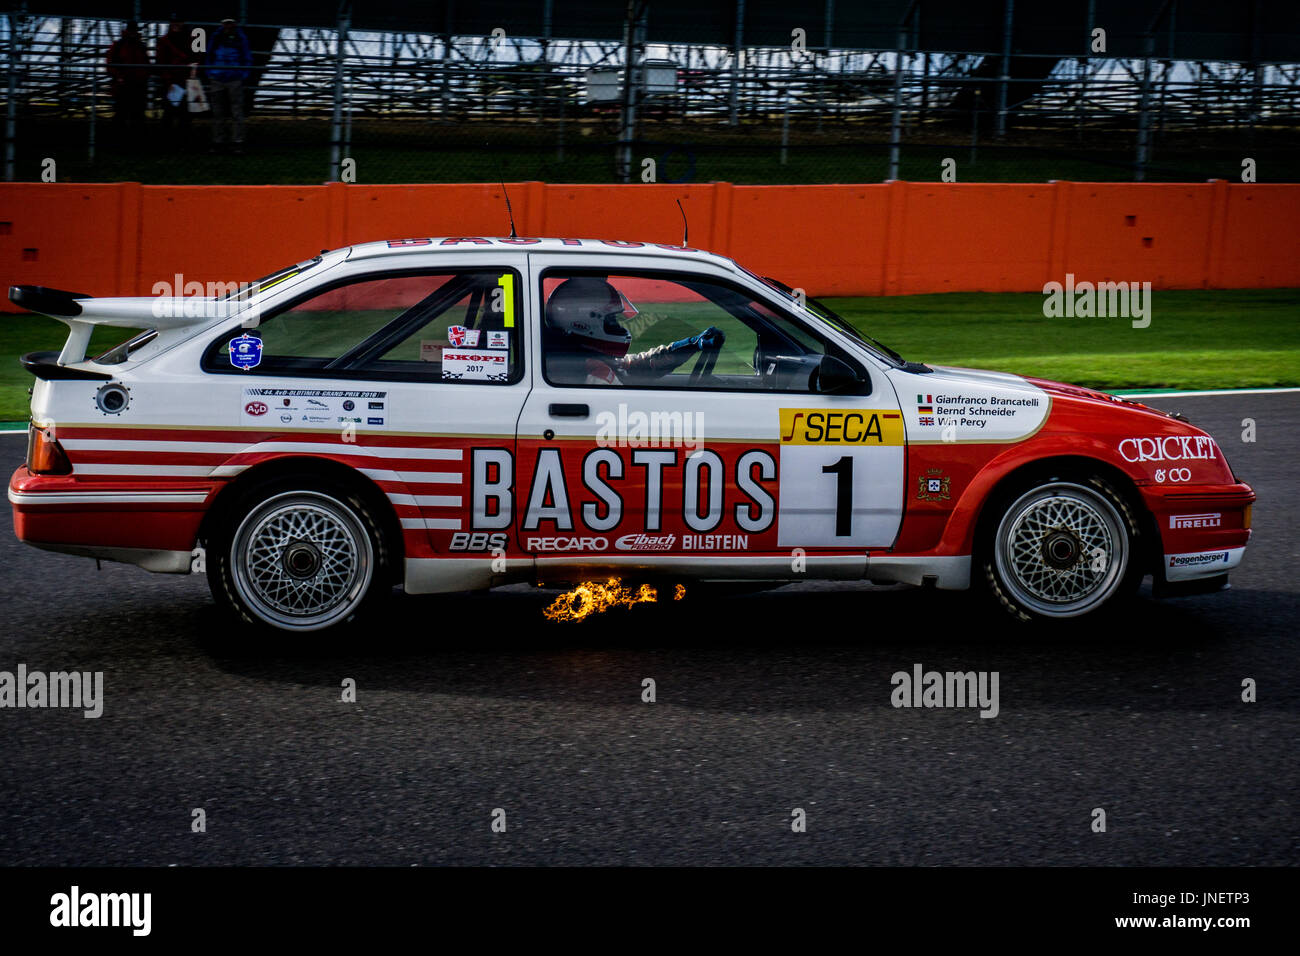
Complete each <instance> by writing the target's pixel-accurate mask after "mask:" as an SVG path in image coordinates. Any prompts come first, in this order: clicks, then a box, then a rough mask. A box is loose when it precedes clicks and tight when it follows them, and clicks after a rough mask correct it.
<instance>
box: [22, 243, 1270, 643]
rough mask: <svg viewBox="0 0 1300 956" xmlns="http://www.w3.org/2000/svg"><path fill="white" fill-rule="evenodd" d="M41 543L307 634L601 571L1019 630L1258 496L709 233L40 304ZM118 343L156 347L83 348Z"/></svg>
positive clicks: (304, 266)
mask: <svg viewBox="0 0 1300 956" xmlns="http://www.w3.org/2000/svg"><path fill="white" fill-rule="evenodd" d="M10 299H11V300H12V301H13V302H15V303H16V304H18V305H20V306H22V307H24V308H26V309H29V310H31V311H34V312H39V313H42V314H45V315H48V316H51V317H53V318H56V319H59V320H60V321H63V322H65V323H66V324H67V325H68V326H69V328H70V334H69V336H68V341H67V343H66V345H65V346H64V348H63V351H62V352H61V353H59V354H55V353H32V354H29V355H26V356H24V357H23V359H22V361H23V363H24V365H25V366H26V367H27V368H28V369H29V370H30V371H31V372H32V373H33V374H34V375H35V376H36V378H37V382H36V387H35V389H34V391H33V396H32V424H31V429H30V441H29V449H28V456H27V462H26V464H25V465H24V466H22V467H20V468H19V469H18V470H17V471H16V472H15V473H14V475H13V478H12V480H11V481H10V485H9V500H10V501H11V502H12V504H13V508H14V525H15V529H16V532H17V535H18V537H19V538H20V539H22V540H23V541H26V542H28V543H30V544H33V545H36V546H37V547H41V548H46V549H50V550H54V551H62V552H68V553H72V554H79V555H86V556H91V557H97V558H106V559H112V560H117V561H126V562H131V563H134V564H137V565H140V566H141V567H144V568H147V569H149V570H152V571H164V572H173V573H189V572H191V571H199V570H206V573H207V575H208V579H209V582H210V584H211V587H212V592H213V594H214V596H215V597H216V599H217V601H218V602H220V603H222V604H224V605H227V606H228V607H229V608H231V609H232V610H233V611H234V612H235V613H236V614H238V615H239V616H241V617H242V618H243V619H244V620H245V621H247V622H249V623H252V624H260V625H269V626H272V627H275V628H280V629H283V630H287V631H312V630H318V629H321V628H325V627H329V626H331V625H335V624H338V623H341V622H343V621H346V620H348V619H350V618H352V617H354V616H355V615H356V614H357V613H358V612H359V611H362V610H364V609H365V607H366V606H367V605H368V604H369V603H370V602H372V601H374V600H376V599H378V598H380V597H381V596H382V595H384V594H387V593H388V592H389V591H390V590H391V587H392V585H393V584H395V583H401V584H402V585H404V587H405V589H406V591H407V592H409V593H415V594H422V593H431V592H448V591H461V590H467V589H478V588H488V587H492V586H494V585H498V584H504V583H508V582H517V581H534V582H543V583H546V584H560V583H571V582H575V581H580V580H584V579H590V578H593V577H595V576H597V575H607V574H613V575H620V576H626V577H628V578H632V579H643V580H664V581H688V582H689V581H713V580H718V581H738V580H741V581H755V582H758V581H763V582H771V581H790V580H800V579H806V578H828V579H870V580H872V581H876V582H905V583H909V584H914V585H932V586H935V587H939V588H950V589H963V588H968V587H971V586H972V584H977V585H978V586H980V587H981V588H986V589H987V590H988V591H989V592H990V593H991V594H992V596H993V597H994V598H996V599H997V600H998V601H1000V602H1001V603H1002V604H1003V605H1004V606H1005V607H1006V608H1007V609H1008V610H1009V611H1011V612H1012V613H1013V615H1015V616H1017V617H1019V618H1021V619H1023V620H1040V621H1041V620H1050V619H1061V618H1073V617H1078V616H1081V615H1085V614H1089V613H1091V612H1095V611H1098V610H1099V609H1102V608H1103V607H1106V606H1109V605H1112V604H1113V603H1114V602H1116V600H1117V599H1119V598H1121V597H1122V596H1124V595H1125V594H1127V593H1130V592H1131V591H1132V590H1134V589H1135V588H1136V586H1137V584H1138V583H1139V582H1140V581H1141V580H1142V578H1143V577H1144V575H1146V574H1151V575H1153V580H1154V588H1155V591H1156V593H1157V594H1166V593H1178V592H1179V591H1183V590H1191V589H1197V590H1212V589H1217V588H1219V587H1222V586H1223V585H1224V584H1225V583H1226V579H1227V572H1228V571H1229V570H1230V569H1232V568H1234V567H1236V566H1237V564H1238V563H1239V562H1240V560H1241V557H1242V553H1243V551H1244V549H1245V545H1246V542H1247V540H1248V539H1249V537H1250V512H1251V503H1252V502H1253V501H1254V499H1255V495H1254V492H1253V491H1252V490H1251V489H1250V487H1249V486H1248V485H1246V484H1244V483H1242V482H1240V481H1238V480H1237V478H1236V477H1235V476H1234V475H1233V472H1232V470H1231V468H1230V467H1229V466H1228V462H1227V460H1226V459H1225V457H1224V455H1223V452H1222V451H1221V450H1220V449H1219V447H1218V446H1217V445H1216V444H1215V442H1214V440H1213V439H1212V438H1211V437H1210V436H1209V435H1207V434H1206V433H1205V432H1203V431H1201V430H1199V429H1197V428H1195V427H1193V426H1191V425H1189V424H1187V423H1186V422H1184V421H1182V420H1180V419H1178V418H1175V417H1172V416H1170V415H1168V414H1165V413H1163V412H1158V411H1155V410H1153V409H1150V408H1147V407H1145V406H1143V405H1139V404H1136V403H1134V402H1130V401H1125V400H1123V399H1120V398H1117V397H1114V396H1111V395H1107V394H1104V393H1100V392H1095V391H1090V390H1087V389H1083V388H1076V387H1072V386H1069V385H1061V384H1057V383H1053V382H1047V381H1040V380H1034V379H1026V378H1020V377H1017V376H1015V375H1007V374H1002V373H994V372H982V371H973V370H966V369H957V368H943V367H933V368H932V367H929V366H926V365H922V364H917V363H914V362H907V361H904V360H903V359H901V358H900V357H899V356H898V355H896V354H894V353H892V352H891V351H890V350H889V349H887V348H885V347H884V346H881V345H879V344H877V343H874V342H873V341H870V340H868V339H866V338H864V337H863V336H861V335H860V334H858V333H857V332H856V331H855V330H854V329H853V328H851V327H850V326H849V325H848V324H847V323H846V322H844V321H843V320H841V319H840V318H839V317H837V316H836V315H834V314H833V313H832V312H830V310H829V309H826V308H825V307H823V306H821V305H820V304H818V303H816V302H813V301H809V300H807V299H806V298H805V297H804V296H803V295H802V294H801V293H799V292H798V291H797V290H792V289H789V288H788V287H786V286H784V285H782V284H781V283H778V282H775V281H773V280H767V279H761V278H759V277H758V276H756V275H754V274H752V273H750V272H749V271H747V270H745V269H744V268H742V267H740V266H739V265H737V264H736V263H735V262H733V261H732V260H730V259H727V258H724V257H721V256H717V255H713V254H710V253H707V252H702V251H699V250H695V249H690V248H686V247H683V246H672V245H655V244H651V243H641V242H622V241H611V240H586V239H583V240H580V239H522V238H520V239H516V238H510V239H499V238H497V239H490V238H466V237H459V238H446V239H404V240H397V241H390V242H371V243H365V244H361V245H356V246H352V247H349V248H345V249H340V250H336V251H333V252H325V253H322V254H321V255H319V256H316V257H315V258H313V259H310V260H307V261H304V262H301V263H299V264H297V265H295V266H292V267H290V268H288V269H284V270H282V271H280V272H277V273H274V274H272V275H271V276H268V277H266V278H265V279H262V280H259V281H257V282H255V283H252V284H248V285H245V286H241V287H239V288H235V289H233V290H229V291H227V294H225V295H222V296H216V295H209V296H206V297H175V298H169V297H160V296H155V297H147V298H90V297H87V296H82V295H78V294H75V293H68V292H61V291H57V290H51V289H45V288H40V287H31V286H21V287H14V288H12V289H11V290H10ZM96 325H113V326H121V327H123V328H130V329H142V330H144V331H141V332H140V333H139V334H136V335H134V336H133V337H132V338H130V339H128V340H127V341H126V342H124V343H122V344H121V345H119V346H118V347H116V348H114V349H112V350H110V351H109V352H106V353H104V354H102V355H99V356H97V357H95V358H93V359H88V358H87V357H86V350H87V345H88V342H89V338H90V333H91V331H92V329H93V327H94V326H96Z"/></svg>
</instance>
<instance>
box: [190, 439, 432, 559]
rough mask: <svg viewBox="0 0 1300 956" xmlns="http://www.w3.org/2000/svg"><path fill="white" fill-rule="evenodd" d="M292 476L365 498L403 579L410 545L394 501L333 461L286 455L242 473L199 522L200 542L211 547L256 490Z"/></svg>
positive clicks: (372, 484)
mask: <svg viewBox="0 0 1300 956" xmlns="http://www.w3.org/2000/svg"><path fill="white" fill-rule="evenodd" d="M291 475H305V476H308V477H310V478H312V479H315V480H318V481H325V482H328V483H332V484H337V485H339V486H341V487H343V488H346V489H348V490H350V491H352V492H354V493H355V494H357V495H358V496H359V497H361V499H362V500H363V501H364V502H365V503H366V505H367V506H368V507H370V508H371V510H372V511H373V513H374V515H375V516H376V518H377V519H378V521H379V524H380V528H381V529H382V531H383V534H384V543H385V545H386V546H387V548H388V549H389V551H390V552H391V554H392V556H393V557H392V571H393V574H394V575H395V576H397V577H399V578H400V576H401V574H402V570H401V569H402V567H403V564H404V558H405V555H406V543H405V540H404V538H403V535H402V523H401V520H400V519H399V518H398V516H397V511H396V510H395V509H394V508H393V503H392V501H390V500H389V498H388V496H387V495H386V494H384V492H383V490H382V489H381V488H380V487H379V486H378V485H377V484H375V482H374V480H373V479H371V478H369V477H368V476H366V475H363V474H362V473H361V472H359V471H357V470H356V469H355V468H353V467H351V466H350V465H345V464H343V463H342V462H339V461H335V460H334V459H333V458H325V457H319V456H315V455H285V456H282V457H278V458H272V459H270V460H268V461H263V462H259V463H258V464H256V465H253V466H251V467H249V468H248V469H246V470H244V471H242V472H240V474H239V475H238V476H236V477H235V478H233V479H232V480H231V481H229V482H227V483H226V485H225V486H224V487H223V488H221V490H220V491H218V492H217V496H216V497H215V498H214V499H213V500H212V502H211V503H210V504H209V506H208V509H207V512H206V513H205V514H204V516H203V520H202V521H201V522H200V523H199V531H198V541H199V543H200V544H202V545H203V546H205V547H206V546H207V544H208V542H209V541H210V540H211V539H212V536H213V534H214V531H215V529H216V528H217V527H219V526H220V523H221V522H223V521H224V520H225V519H226V517H227V515H229V513H230V512H231V510H232V509H234V508H235V507H237V506H238V505H239V504H240V503H241V502H242V501H243V499H244V498H245V497H246V496H247V495H248V493H249V492H251V491H252V489H254V488H256V487H257V486H258V485H261V484H265V483H266V482H268V481H274V480H277V479H280V478H285V477H289V476H291Z"/></svg>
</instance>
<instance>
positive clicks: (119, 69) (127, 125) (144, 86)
mask: <svg viewBox="0 0 1300 956" xmlns="http://www.w3.org/2000/svg"><path fill="white" fill-rule="evenodd" d="M106 61H107V63H108V77H109V92H110V93H112V95H113V126H114V128H115V129H116V131H117V134H118V138H119V140H120V142H122V143H126V142H128V139H127V137H128V136H130V135H132V134H138V131H139V129H140V127H141V126H143V125H144V110H145V101H146V96H147V93H148V89H149V51H148V50H146V49H145V46H144V41H143V40H141V39H140V28H139V27H138V26H137V25H136V24H135V22H134V21H131V22H128V23H127V25H126V26H125V27H124V28H123V30H122V36H121V37H120V38H118V39H117V40H116V41H115V42H114V43H113V45H112V46H110V47H109V48H108V56H107V57H106Z"/></svg>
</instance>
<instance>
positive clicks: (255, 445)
mask: <svg viewBox="0 0 1300 956" xmlns="http://www.w3.org/2000/svg"><path fill="white" fill-rule="evenodd" d="M411 242H414V241H413V240H407V241H404V242H403V243H397V244H389V245H390V246H393V247H394V248H405V246H407V245H409V244H410V243H411ZM371 251H373V252H375V254H373V255H370V256H357V257H354V259H353V260H350V261H349V263H348V265H347V268H345V269H341V270H338V271H337V272H336V273H335V274H334V275H332V276H331V278H330V281H329V282H328V283H326V284H322V285H320V286H317V287H314V288H312V289H310V290H309V291H307V292H304V294H303V295H301V296H299V297H296V298H295V299H293V300H291V301H289V302H287V303H285V304H283V305H282V306H279V307H277V308H276V309H274V310H272V311H271V312H270V313H269V314H268V315H266V316H264V317H263V318H262V319H261V321H260V323H259V325H258V326H257V327H256V328H253V329H250V330H246V331H244V332H243V334H242V335H235V334H234V333H231V334H226V335H223V336H219V337H218V338H216V339H214V340H213V341H212V343H211V345H210V346H209V347H208V349H207V351H206V354H205V357H204V360H203V363H204V369H205V371H208V372H211V373H218V374H221V375H224V376H227V378H226V381H228V382H229V383H230V385H231V386H232V387H233V388H234V389H236V390H237V391H238V397H239V403H238V406H236V405H235V403H234V402H233V401H232V402H231V403H230V406H229V407H230V408H231V410H232V411H234V412H235V414H237V416H238V418H237V419H236V422H237V425H238V427H239V428H240V429H241V430H242V433H243V434H245V435H246V436H247V439H248V443H247V447H245V448H243V449H242V451H241V452H240V454H239V456H238V458H237V459H233V460H232V462H233V463H234V464H236V465H237V466H238V467H241V468H242V467H248V466H251V465H253V464H256V463H258V462H259V461H261V460H264V459H267V458H271V457H275V456H278V455H284V454H305V455H319V456H326V457H330V458H333V459H335V460H337V461H341V462H344V463H346V464H348V465H351V466H352V467H355V468H356V469H357V470H359V471H360V472H361V473H362V474H363V475H365V476H366V477H368V478H370V479H371V480H373V481H374V482H375V484H376V485H377V487H378V488H379V489H380V490H381V491H382V492H383V493H384V494H385V495H386V496H387V497H388V498H389V500H390V501H391V503H392V505H393V507H394V510H395V512H396V515H397V518H398V521H399V522H400V525H401V528H402V531H403V539H404V550H405V554H406V557H407V559H408V560H407V570H408V581H407V584H408V587H411V588H413V589H414V590H438V589H442V588H443V587H444V586H451V584H454V583H455V582H456V581H457V580H459V578H456V577H455V575H456V573H459V572H458V569H457V568H456V567H455V566H454V564H455V562H453V561H449V560H448V559H454V558H462V559H466V563H465V567H464V568H463V569H460V570H463V571H464V573H470V572H475V573H477V569H478V568H477V566H478V565H480V564H481V565H487V564H489V563H490V560H491V556H492V555H493V554H495V553H500V552H507V551H514V550H515V548H514V544H513V541H512V540H511V538H512V534H513V523H512V522H513V512H512V510H511V500H512V499H511V495H510V493H509V491H510V485H511V482H512V480H513V455H514V440H515V428H516V423H517V421H518V417H519V412H520V410H521V409H522V407H523V403H524V397H525V395H526V394H527V391H528V388H529V377H528V374H527V371H528V369H527V363H526V356H525V354H524V351H525V350H524V344H523V343H524V339H523V336H522V331H523V329H522V326H523V319H522V312H521V305H520V300H521V298H522V297H521V296H520V295H519V292H520V289H521V285H522V277H523V274H524V272H523V270H524V267H525V258H524V256H523V255H522V254H521V253H519V252H517V251H514V250H510V251H506V250H493V251H491V252H487V251H483V252H480V251H468V250H466V251H455V252H432V253H424V252H422V251H419V250H418V249H417V251H414V252H403V253H402V255H401V256H400V257H398V256H394V255H392V254H385V252H386V250H371ZM250 334H251V335H252V336H255V337H256V339H257V349H256V351H257V358H258V361H257V362H256V363H255V364H253V365H251V367H243V366H241V365H240V364H237V362H238V361H239V356H238V355H237V354H235V353H234V352H233V350H234V349H235V348H236V343H239V342H240V341H241V339H244V338H247V337H248V336H249V335H250ZM248 364H249V363H244V365H248ZM236 409H237V411H236ZM495 492H500V493H499V494H498V493H495ZM476 495H477V496H476ZM430 562H432V563H430ZM471 565H473V567H471ZM412 575H414V579H413V578H412ZM475 580H477V579H475ZM449 582H450V583H449Z"/></svg>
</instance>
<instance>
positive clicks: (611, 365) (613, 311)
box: [542, 276, 727, 385]
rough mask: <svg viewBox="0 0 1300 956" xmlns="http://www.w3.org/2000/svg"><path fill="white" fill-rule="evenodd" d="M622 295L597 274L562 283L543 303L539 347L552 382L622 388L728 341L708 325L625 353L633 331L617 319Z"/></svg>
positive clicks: (663, 372)
mask: <svg viewBox="0 0 1300 956" xmlns="http://www.w3.org/2000/svg"><path fill="white" fill-rule="evenodd" d="M623 314H624V308H623V297H622V296H621V295H619V294H618V290H617V289H615V288H614V287H613V286H612V285H610V284H609V283H608V282H606V281H605V280H604V279H602V278H599V277H597V276H575V277H573V278H572V279H565V280H564V281H563V282H561V283H560V284H559V285H558V286H557V287H556V289H555V291H554V292H552V293H551V297H550V299H549V300H547V303H546V321H545V322H544V323H543V324H542V348H543V351H544V352H545V354H546V363H547V369H548V371H549V372H550V375H551V377H552V378H555V379H557V380H558V381H561V382H564V383H566V384H570V385H577V384H584V385H623V384H626V383H628V382H629V381H635V380H637V379H655V378H660V377H662V376H664V375H667V374H668V373H669V372H671V371H673V369H675V368H677V367H678V366H679V365H681V364H682V363H683V362H685V361H686V360H687V359H689V358H691V357H692V356H694V355H697V354H699V353H700V352H701V351H704V350H706V349H720V348H722V344H723V343H724V342H725V341H726V339H727V337H726V336H725V335H724V334H723V333H722V330H721V329H718V328H715V327H713V326H709V327H708V328H707V329H705V330H704V331H703V332H701V333H699V334H698V335H693V336H691V337H690V338H688V339H680V340H679V341H676V342H673V343H671V344H669V345H659V346H656V347H655V348H652V349H649V350H647V351H645V352H638V353H637V354H635V355H628V354H627V349H628V346H629V345H630V344H631V342H632V333H631V332H629V331H628V330H627V329H626V328H624V326H623V325H622V323H621V322H620V321H619V320H620V319H621V318H622V317H623Z"/></svg>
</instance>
